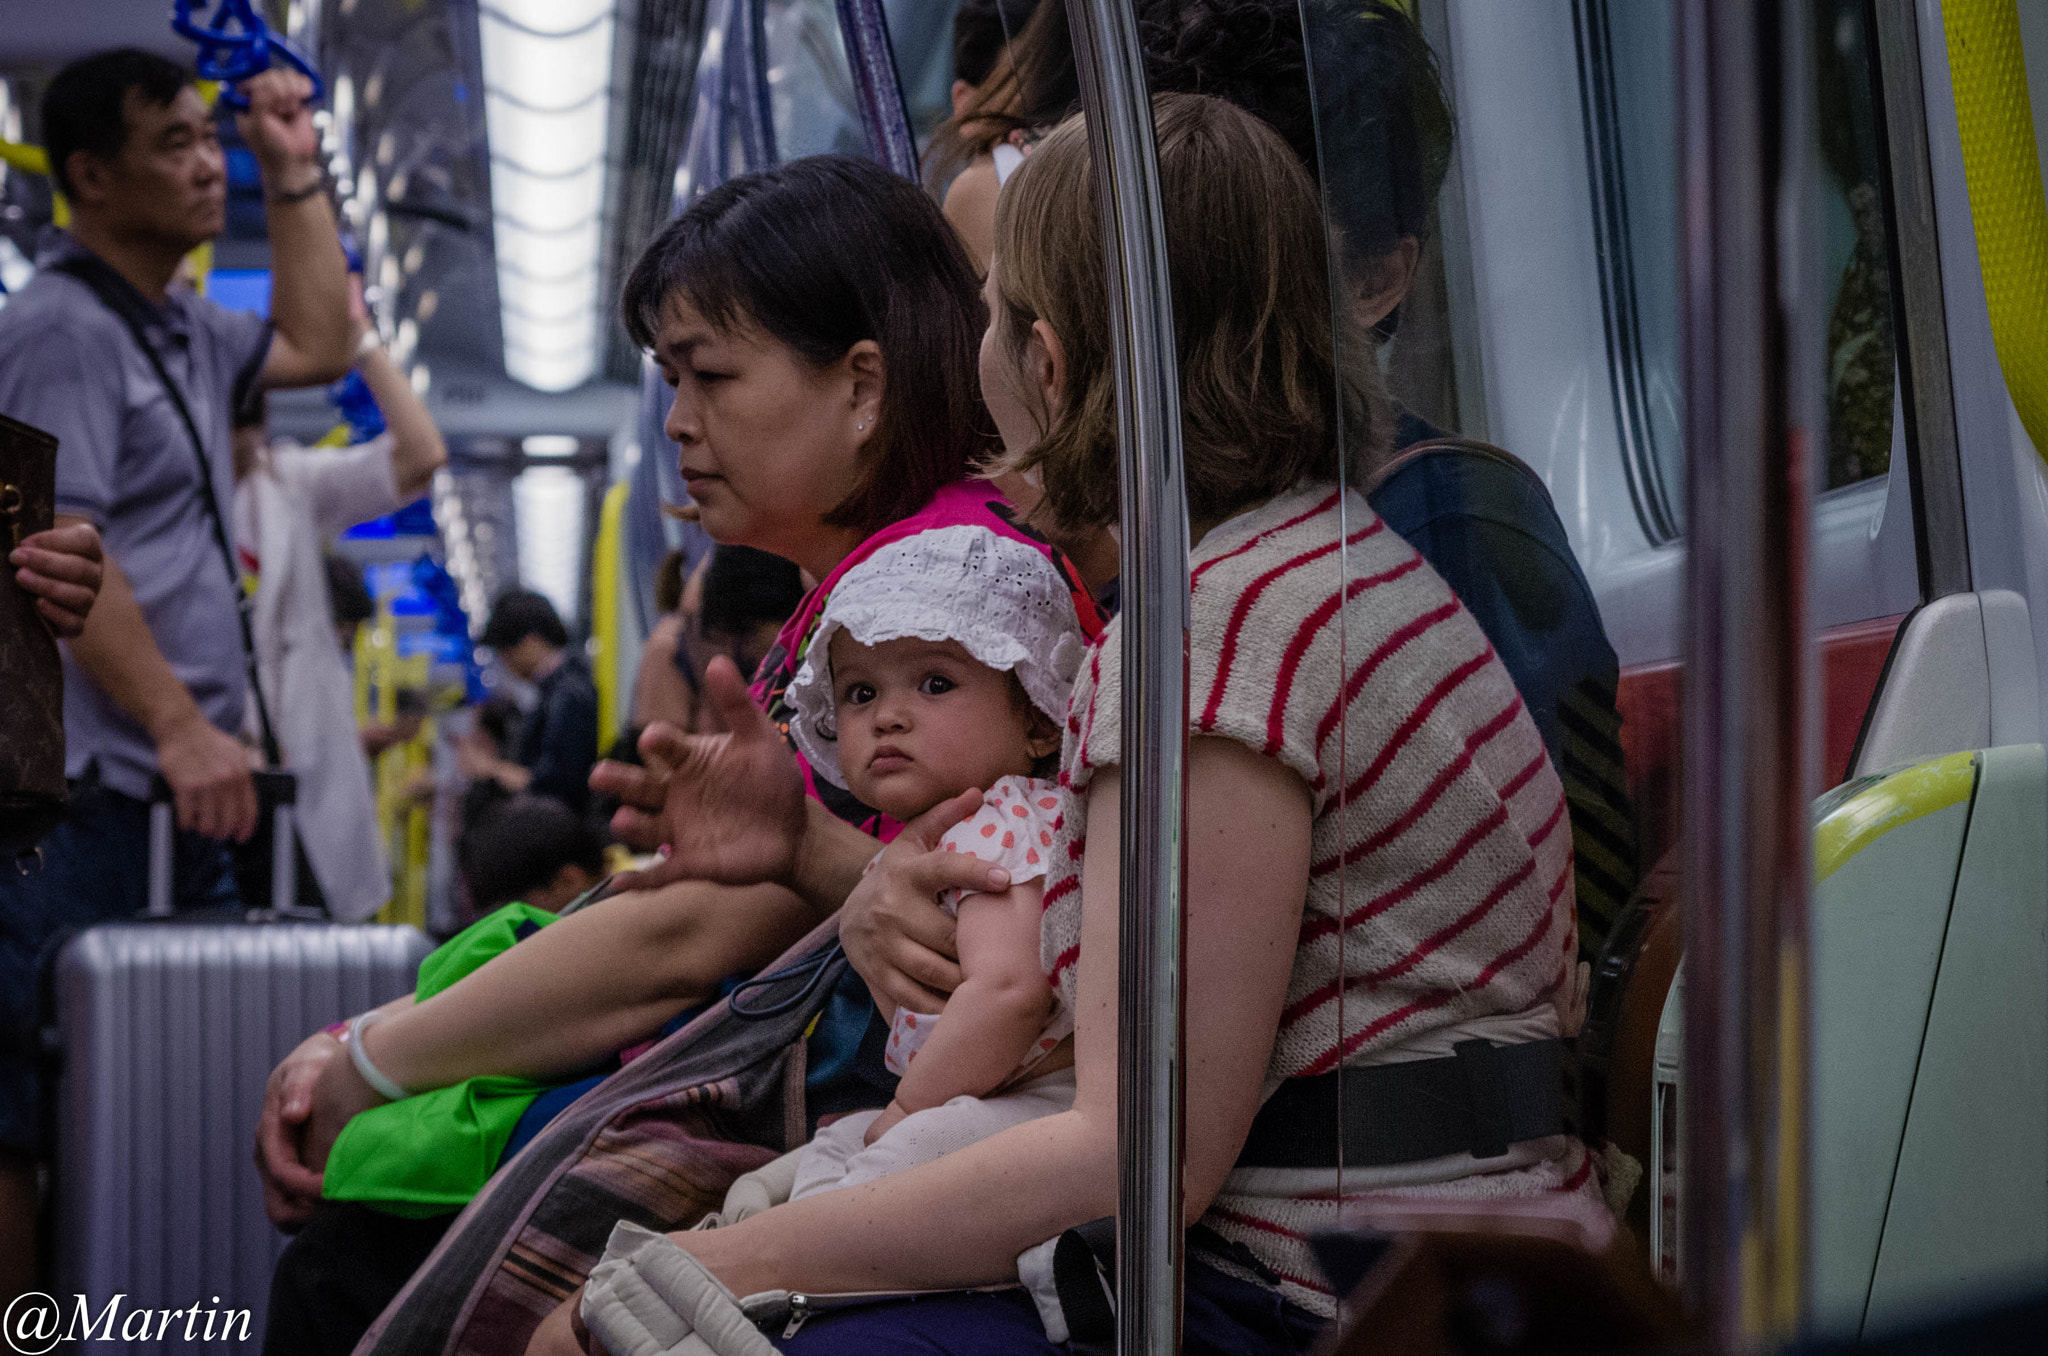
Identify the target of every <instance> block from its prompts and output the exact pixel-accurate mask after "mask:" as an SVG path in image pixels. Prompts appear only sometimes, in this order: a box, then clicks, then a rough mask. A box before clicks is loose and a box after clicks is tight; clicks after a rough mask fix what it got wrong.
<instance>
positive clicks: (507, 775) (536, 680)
mask: <svg viewBox="0 0 2048 1356" xmlns="http://www.w3.org/2000/svg"><path fill="white" fill-rule="evenodd" d="M480 639H481V643H482V644H484V645H487V646H489V647H490V648H491V649H492V650H494V651H496V652H497V655H498V658H499V659H500V660H502V661H503V662H504V665H505V667H506V668H508V669H510V670H512V672H513V673H516V674H518V675H519V676H520V677H521V678H523V679H525V680H526V681H527V682H529V683H532V684H533V685H534V686H535V688H536V689H537V691H538V695H539V704H538V705H537V706H536V707H535V708H534V710H533V712H532V713H531V714H530V715H528V716H527V717H526V719H525V720H524V721H522V722H520V728H519V735H518V739H517V741H516V742H515V743H514V744H513V747H512V752H511V756H510V757H509V758H508V757H502V756H501V757H496V758H492V757H488V756H485V755H484V754H483V751H482V749H481V748H480V747H479V746H477V745H475V744H467V745H464V746H463V747H462V749H460V750H458V758H460V759H462V760H465V761H463V762H462V764H461V766H462V773H463V775H464V776H465V777H469V778H471V779H472V780H474V779H479V778H485V777H488V778H490V779H491V780H493V781H495V782H497V783H498V784H499V785H500V786H502V787H504V788H505V789H506V790H507V791H514V792H517V791H535V792H539V793H540V794H542V795H548V796H553V797H554V798H555V799H556V800H559V801H561V802H562V803H563V804H564V805H567V806H568V807H569V808H570V809H572V810H574V811H576V812H577V813H578V814H582V813H583V812H584V811H585V810H586V809H588V808H589V806H590V769H591V766H592V765H593V764H594V763H596V761H597V685H596V684H595V683H593V682H592V681H591V679H590V666H589V665H588V664H587V663H585V662H584V660H583V656H582V655H579V654H576V653H574V652H573V651H571V650H570V649H569V628H568V627H566V626H564V625H562V618H561V616H560V614H558V613H557V612H556V611H555V605H554V604H553V603H551V602H549V601H548V600H547V599H546V598H544V597H542V596H541V595H540V594H538V593H534V592H533V591H531V590H530V589H512V590H509V591H507V592H506V593H503V594H500V595H499V597H498V601H497V603H496V604H495V605H494V606H493V607H492V608H491V618H490V620H489V621H488V622H486V623H485V624H484V633H483V635H482V637H481V638H480Z"/></svg>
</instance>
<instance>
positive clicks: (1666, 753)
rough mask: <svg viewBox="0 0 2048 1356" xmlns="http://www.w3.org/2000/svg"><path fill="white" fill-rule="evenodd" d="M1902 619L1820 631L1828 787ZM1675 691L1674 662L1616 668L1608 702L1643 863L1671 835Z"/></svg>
mask: <svg viewBox="0 0 2048 1356" xmlns="http://www.w3.org/2000/svg"><path fill="white" fill-rule="evenodd" d="M1904 620H1905V617H1904V615H1900V616H1896V617H1875V618H1872V619H1871V620H1870V621H1861V622H1851V623H1850V624H1848V625H1846V626H1836V627H1831V628H1830V629H1828V630H1826V631H1823V632H1821V637H1820V662H1821V681H1822V683H1823V684H1824V686H1825V689H1826V704H1825V709H1824V712H1823V716H1822V720H1823V722H1824V724H1823V731H1822V760H1823V761H1822V764H1821V766H1822V770H1823V771H1824V772H1825V773H1826V777H1825V781H1826V783H1827V784H1828V785H1829V786H1833V785H1835V784H1837V783H1839V782H1840V781H1841V780H1842V779H1843V778H1844V777H1845V776H1847V775H1848V769H1849V755H1850V754H1851V753H1852V752H1854V751H1855V748H1856V735H1857V732H1858V731H1859V730H1861V729H1862V728H1863V713H1864V712H1865V711H1867V710H1869V709H1870V699H1871V698H1872V697H1873V696H1874V695H1875V694H1876V692H1877V680H1878V676H1879V675H1880V674H1882V673H1883V672H1884V661H1885V656H1886V655H1888V654H1890V653H1891V648H1892V641H1893V639H1894V638H1895V637H1896V636H1897V635H1898V631H1899V624H1900V623H1901V622H1903V621H1904ZM1678 693H1679V665H1678V663H1677V661H1676V660H1665V661H1662V662H1659V663H1652V664H1635V665H1631V666H1630V667H1628V668H1625V669H1623V670H1622V671H1621V691H1620V693H1619V694H1618V696H1617V697H1616V701H1615V705H1616V706H1618V707H1619V708H1620V710H1621V721H1622V724H1621V745H1622V750H1623V752H1624V753H1625V754H1626V755H1627V757H1628V780H1629V793H1630V794H1631V795H1632V796H1633V797H1634V798H1635V803H1636V823H1637V834H1638V847H1639V851H1640V852H1641V855H1642V860H1643V861H1644V862H1646V863H1648V862H1654V861H1657V860H1659V859H1660V858H1661V857H1662V856H1663V855H1664V852H1665V850H1666V849H1667V848H1669V847H1670V846H1671V844H1672V843H1673V842H1675V841H1676V840H1677V837H1678V725H1679V714H1678Z"/></svg>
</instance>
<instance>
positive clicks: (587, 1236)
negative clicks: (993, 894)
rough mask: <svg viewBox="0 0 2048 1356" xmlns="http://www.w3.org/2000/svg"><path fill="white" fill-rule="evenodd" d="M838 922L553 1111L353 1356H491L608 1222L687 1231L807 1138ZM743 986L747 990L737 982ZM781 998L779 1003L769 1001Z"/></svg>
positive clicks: (574, 1268) (594, 1253)
mask: <svg viewBox="0 0 2048 1356" xmlns="http://www.w3.org/2000/svg"><path fill="white" fill-rule="evenodd" d="M837 932H838V920H837V919H836V918H835V919H833V920H830V921H828V922H826V923H824V924H822V925H820V926H819V927H818V929H817V930H816V931H814V932H812V933H811V934H810V935H809V936H808V937H806V938H804V940H803V941H801V942H799V943H798V944H797V945H796V946H795V947H793V948H791V950H790V951H789V952H788V953H787V954H785V955H784V956H783V957H782V958H781V959H780V960H778V961H776V962H775V964H773V965H772V966H770V967H769V968H768V969H767V970H766V971H764V972H763V973H764V974H768V975H779V974H782V973H783V972H785V971H789V972H792V973H791V976H790V979H789V980H788V983H787V992H786V993H785V992H783V991H782V988H781V987H780V986H771V987H770V988H769V989H768V991H767V992H766V993H765V994H763V993H756V994H755V995H754V996H753V997H752V998H751V1000H743V1001H746V1005H747V1007H748V1010H749V1014H750V1015H749V1016H747V1017H744V1018H742V1017H739V1016H736V1015H735V1014H734V1013H733V1011H732V1004H731V1000H730V999H726V1000H721V1001H720V1002H719V1003H717V1004H716V1005H714V1006H713V1007H712V1008H711V1009H710V1010H708V1011H706V1012H705V1013H704V1014H703V1015H702V1016H700V1017H698V1018H697V1019H696V1020H695V1021H692V1022H691V1023H689V1024H688V1025H687V1026H685V1027H683V1028H682V1029H681V1030H679V1031H677V1032H675V1033H674V1034H673V1035H671V1036H669V1037H667V1038H666V1039H664V1040H663V1041H662V1042H661V1043H660V1044H659V1045H657V1046H655V1047H654V1048H653V1049H651V1050H649V1051H648V1052H647V1053H646V1054H644V1055H641V1056H640V1057H639V1058H638V1059H635V1060H634V1061H633V1062H632V1063H631V1064H628V1065H627V1066H626V1067H625V1068H623V1069H621V1070H620V1071H619V1072H618V1073H616V1074H614V1075H613V1076H612V1077H611V1078H609V1079H607V1080H606V1081H605V1082H603V1083H602V1084H600V1085H598V1087H596V1088H595V1089H593V1090H592V1091H591V1092H589V1093H587V1094H586V1095H584V1096H583V1097H582V1098H580V1099H578V1100H577V1101H576V1102H575V1103H573V1104H572V1105H571V1106H570V1107H569V1108H568V1109H567V1110H566V1111H564V1112H563V1113H562V1114H561V1115H559V1116H557V1117H556V1118H555V1119H554V1120H553V1121H552V1122H551V1123H549V1125H548V1126H547V1128H546V1129H544V1130H542V1131H541V1132H540V1134H539V1135H538V1136H536V1137H535V1139H534V1141H533V1142H532V1143H531V1144H529V1145H527V1146H526V1148H525V1149H523V1150H522V1151H521V1152H520V1153H519V1155H518V1156H517V1157H516V1158H514V1159H513V1160H512V1162H510V1163H508V1164H507V1165H506V1166H505V1167H504V1168H503V1169H502V1170H500V1171H499V1172H498V1174H497V1175H496V1176H495V1177H493V1178H492V1179H491V1181H490V1182H489V1184H488V1185H486V1186H485V1187H484V1189H483V1190H482V1191H481V1192H479V1193H478V1194H477V1196H476V1198H475V1199H474V1200H473V1201H471V1202H470V1203H469V1206H468V1207H467V1208H466V1209H465V1210H463V1212H462V1214H461V1216H460V1217H458V1218H457V1220H456V1221H455V1223H454V1225H453V1226H452V1227H451V1228H450V1229H449V1230H448V1233H447V1236H446V1237H444V1238H443V1239H442V1240H441V1244H440V1246H439V1247H437V1248H435V1249H434V1251H433V1254H432V1255H431V1256H429V1257H428V1258H427V1261H426V1263H425V1264H424V1265H422V1266H421V1267H420V1269H419V1270H418V1271H417V1272H415V1273H414V1275H413V1278H412V1280H411V1281H410V1282H408V1283H407V1285H406V1287H405V1289H404V1290H402V1291H400V1292H399V1294H398V1297H397V1298H396V1299H394V1300H393V1301H392V1302H391V1305H390V1307H389V1308H387V1309H386V1310H385V1311H384V1313H383V1314H382V1316H380V1317H379V1318H378V1320H377V1321H376V1323H374V1324H372V1325H371V1327H370V1330H369V1332H368V1333H366V1334H365V1335H364V1337H363V1340H362V1341H361V1342H360V1343H358V1344H357V1346H356V1350H355V1356H422V1354H423V1353H440V1356H503V1353H505V1352H512V1351H524V1350H525V1349H526V1343H527V1341H528V1339H529V1338H531V1337H532V1335H533V1331H534V1329H535V1328H537V1327H538V1326H539V1325H540V1322H541V1320H542V1319H544V1318H546V1317H547V1315H548V1314H549V1313H550V1312H552V1311H553V1310H554V1309H555V1308H556V1306H558V1305H559V1304H561V1302H562V1301H563V1300H565V1299H567V1298H568V1297H569V1295H570V1294H571V1293H572V1292H573V1291H574V1290H575V1289H576V1287H577V1286H579V1285H581V1284H582V1283H583V1281H584V1278H585V1277H586V1276H588V1275H589V1273H590V1269H591V1268H592V1267H594V1266H596V1265H597V1261H598V1259H599V1258H600V1257H602V1256H603V1254H604V1248H605V1241H606V1239H608V1238H609V1237H610V1236H611V1232H612V1226H613V1225H615V1224H617V1223H618V1222H619V1221H620V1220H631V1221H633V1222H634V1223H636V1224H639V1225H642V1226H644V1227H646V1228H649V1229H656V1230H664V1231H666V1230H672V1229H681V1228H687V1227H688V1226H690V1225H691V1224H694V1223H696V1221H697V1220H699V1219H700V1218H702V1217H703V1216H704V1215H705V1214H706V1213H707V1212H709V1211H712V1210H715V1209H717V1208H718V1207H719V1205H720V1204H721V1203H722V1202H723V1200H724V1199H725V1191H726V1188H727V1187H728V1186H730V1185H731V1184H732V1182H733V1180H734V1179H735V1178H737V1177H739V1176H741V1175H742V1174H744V1173H747V1172H751V1171H753V1170H754V1169H755V1168H758V1167H760V1166H761V1165H762V1164H764V1163H766V1162H768V1161H769V1160H770V1159H771V1158H774V1157H776V1156H777V1155H779V1154H781V1153H784V1152H786V1151H787V1150H789V1149H794V1148H797V1147H798V1146H800V1145H801V1144H802V1143H803V1142H804V1141H805V1140H806V1139H807V1138H809V1121H808V1117H807V1115H806V1110H805V1103H804V1036H805V1033H806V1031H807V1029H808V1028H809V1026H810V1024H811V1021H812V1019H813V1018H814V1017H816V1016H817V1015H818V1012H819V1011H820V1010H821V1009H822V1008H823V1006H824V1004H825V1003H826V1001H827V1000H828V999H829V998H830V996H831V994H832V992H833V988H834V984H835V982H836V980H837V979H838V978H839V976H840V975H841V974H842V973H843V971H844V970H845V967H846V964H847V962H846V958H845V956H844V955H842V954H839V953H838V952H837V950H836V945H835V939H836V936H837ZM743 992H744V991H743ZM778 999H782V1000H783V1001H779V1002H778V1001H776V1000H778Z"/></svg>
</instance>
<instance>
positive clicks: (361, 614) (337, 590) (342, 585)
mask: <svg viewBox="0 0 2048 1356" xmlns="http://www.w3.org/2000/svg"><path fill="white" fill-rule="evenodd" d="M321 564H322V565H323V566H324V567H325V568H326V570H327V606H328V608H329V609H330V612H331V614H332V616H333V618H334V643H335V645H336V646H338V647H339V648H340V650H341V652H342V653H343V654H345V655H353V654H354V653H355V652H356V628H357V627H359V626H361V625H362V624H363V623H365V622H368V621H373V620H375V619H376V616H377V600H376V599H374V598H372V597H371V596H370V588H369V585H367V584H365V583H364V582H363V567H362V566H360V565H358V564H356V563H355V562H354V561H353V560H350V559H348V558H347V557H346V556H337V555H329V556H327V557H326V558H325V559H324V560H323V561H322V562H321Z"/></svg>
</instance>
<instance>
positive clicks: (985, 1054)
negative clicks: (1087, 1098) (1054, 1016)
mask: <svg viewBox="0 0 2048 1356" xmlns="http://www.w3.org/2000/svg"><path fill="white" fill-rule="evenodd" d="M1039 890H1040V883H1039V882H1038V881H1030V882H1027V883H1026V884H1023V885H1013V886H1011V887H1010V888H1009V889H1008V890H1005V891H1003V892H1002V893H1000V894H976V895H968V896H967V897H966V898H964V899H962V900H961V901H960V919H959V934H958V940H959V946H960V971H961V974H962V975H963V976H964V978H962V980H961V981H960V987H959V988H957V989H955V990H954V991H953V996H952V997H951V998H949V999H947V1000H946V1012H945V1020H944V1021H942V1022H940V1023H939V1025H938V1028H937V1029H936V1030H934V1031H933V1032H932V1034H931V1038H930V1039H929V1040H927V1041H926V1042H925V1043H924V1046H923V1047H922V1048H921V1049H920V1050H919V1051H918V1052H917V1058H916V1059H915V1060H913V1061H912V1062H911V1065H910V1071H909V1072H908V1073H906V1074H904V1075H903V1081H902V1082H901V1083H899V1084H898V1085H897V1087H896V1105H897V1106H899V1107H901V1108H902V1109H903V1110H904V1111H905V1112H911V1111H923V1110H926V1109H927V1108H930V1107H935V1106H941V1105H943V1104H944V1103H945V1102H946V1100H947V1099H948V1098H951V1097H958V1096H961V1095H962V1094H967V1095H971V1096H977V1097H978V1096H980V1095H981V1094H983V1093H985V1092H987V1091H989V1090H990V1089H991V1088H994V1087H997V1086H999V1085H1000V1084H1001V1083H1002V1082H1003V1080H1004V1079H1006V1078H1008V1077H1009V1076H1010V1074H1011V1073H1012V1072H1014V1071H1015V1069H1016V1068H1017V1066H1018V1064H1020V1063H1022V1062H1023V1059H1024V1056H1025V1055H1026V1054H1027V1053H1028V1052H1029V1051H1030V1049H1031V1042H1032V1041H1034V1040H1036V1039H1037V1037H1038V1033H1039V1031H1040V1030H1042V1029H1043V1028H1044V1026H1045V1019H1046V1017H1047V1015H1048V1014H1049V1013H1050V1012H1051V1010H1052V1001H1053V997H1052V990H1051V988H1050V987H1048V986H1047V984H1046V982H1045V974H1044V972H1043V971H1042V970H1041V969H1040V968H1039V964H1038V920H1039V907H1038V901H1039Z"/></svg>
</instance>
